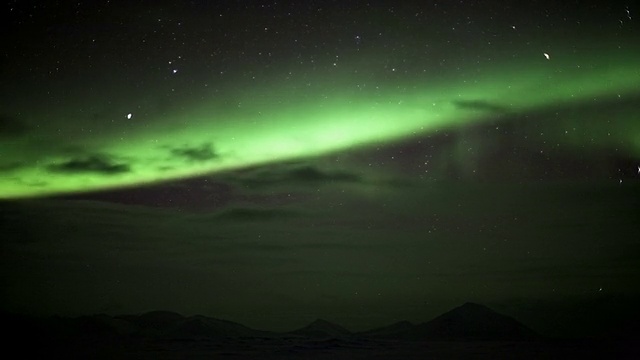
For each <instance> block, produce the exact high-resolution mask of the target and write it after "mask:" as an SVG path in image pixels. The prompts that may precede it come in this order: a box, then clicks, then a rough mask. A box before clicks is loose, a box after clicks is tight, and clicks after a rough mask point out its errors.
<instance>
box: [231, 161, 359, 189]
mask: <svg viewBox="0 0 640 360" xmlns="http://www.w3.org/2000/svg"><path fill="white" fill-rule="evenodd" d="M228 180H229V181H231V182H238V183H240V184H241V185H243V186H245V187H268V186H278V185H310V184H313V185H319V184H328V183H363V182H364V181H365V180H364V179H363V177H362V176H360V175H358V174H356V173H352V172H347V171H343V170H323V169H320V168H319V167H317V166H315V165H303V164H295V165H292V164H286V165H280V166H274V165H270V166H262V167H259V168H253V169H250V170H244V171H241V172H235V173H233V174H231V176H229V177H228Z"/></svg>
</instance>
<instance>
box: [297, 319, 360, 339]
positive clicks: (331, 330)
mask: <svg viewBox="0 0 640 360" xmlns="http://www.w3.org/2000/svg"><path fill="white" fill-rule="evenodd" d="M292 333H293V334H297V335H305V336H312V337H339V336H347V335H351V331H349V330H347V329H345V328H343V327H342V326H340V325H337V324H334V323H332V322H329V321H327V320H324V319H316V320H314V321H313V322H312V323H310V324H309V325H307V326H305V327H303V328H301V329H298V330H294V331H292Z"/></svg>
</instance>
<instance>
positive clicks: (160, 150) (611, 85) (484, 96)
mask: <svg viewBox="0 0 640 360" xmlns="http://www.w3.org/2000/svg"><path fill="white" fill-rule="evenodd" d="M585 57H587V58H588V54H584V53H583V54H574V55H571V56H566V57H564V58H562V57H559V60H557V59H556V57H555V56H554V57H552V58H551V60H546V59H544V58H543V57H542V54H540V58H539V59H533V60H531V61H529V62H524V63H519V64H501V65H499V66H495V67H494V68H487V69H484V70H483V71H482V72H480V73H474V74H464V73H459V74H456V75H455V76H449V77H448V78H445V79H440V80H438V81H437V82H433V83H424V84H415V83H406V84H403V86H398V85H397V84H394V85H393V86H386V87H385V86H382V87H380V88H379V89H373V88H372V87H370V88H368V89H365V90H362V91H354V90H353V89H354V86H353V84H352V83H350V82H349V79H348V78H346V79H344V80H342V81H340V82H339V83H330V82H325V83H324V84H323V85H321V86H317V87H315V88H313V89H312V90H309V91H305V90H304V85H302V84H295V86H294V85H286V84H279V85H278V86H273V85H272V86H270V87H263V88H253V89H248V90H247V91H246V92H244V93H243V92H239V91H238V89H236V90H235V93H236V94H238V97H237V100H238V103H240V104H241V105H240V107H238V106H229V105H226V106H221V104H220V102H219V101H217V100H216V99H217V98H216V97H215V96H214V94H204V95H203V96H202V100H200V101H190V103H189V106H188V107H186V108H185V110H180V111H177V110H173V111H172V112H170V113H167V114H163V115H158V116H157V117H156V118H153V119H151V120H152V121H145V122H144V123H136V121H140V120H138V119H139V118H140V116H138V115H137V114H136V113H135V111H134V110H132V112H133V113H134V116H133V119H131V120H130V121H131V122H133V124H134V125H132V126H130V127H125V128H124V129H123V130H122V131H121V132H116V131H113V130H111V131H103V132H97V133H95V134H84V136H81V137H79V136H78V137H69V136H67V135H65V134H66V133H67V132H71V131H72V130H73V129H72V128H71V126H72V125H64V124H65V121H64V118H66V117H68V116H69V114H67V113H65V111H64V109H63V110H60V109H58V110H56V109H53V110H51V111H49V112H47V113H45V114H43V113H42V112H39V111H34V112H33V114H32V117H33V118H41V119H44V118H47V119H48V118H54V119H56V120H55V121H53V122H54V123H55V124H56V125H55V126H57V127H60V128H61V130H60V131H57V132H54V128H55V126H54V125H52V126H51V127H49V128H46V129H44V130H41V131H40V132H36V133H35V134H32V135H30V136H28V137H27V138H25V139H18V140H14V141H13V142H10V143H5V144H2V145H3V146H2V147H0V150H2V151H3V160H4V161H5V163H11V162H16V163H24V164H27V165H26V166H21V167H19V168H17V169H16V170H13V171H11V172H9V173H8V176H3V177H1V178H0V189H2V191H1V192H0V198H20V197H34V196H43V195H50V194H58V193H69V192H80V191H90V190H96V189H106V188H114V187H121V186H132V185H136V184H141V183H152V182H157V181H164V180H170V179H177V178H183V177H190V176H196V175H203V174H207V173H213V172H218V171H223V170H228V169H235V168H240V167H245V166H249V165H256V164H263V163H268V162H272V161H280V160H290V159H295V158H302V157H309V156H318V155H322V154H327V153H331V152H336V151H341V150H345V149H349V148H353V147H357V146H361V145H365V144H370V143H375V142H387V141H393V140H397V139H401V138H403V137H407V136H412V135H415V134H420V133H425V134H426V133H429V132H432V131H434V130H436V129H441V128H446V127H456V126H464V125H465V124H471V123H478V122H482V121H486V120H491V119H495V117H496V114H492V113H491V112H490V111H486V110H482V109H468V108H467V109H465V108H461V107H460V106H456V104H455V103H456V101H468V102H473V101H477V102H482V103H487V104H495V105H498V106H500V107H504V108H506V109H508V111H509V113H514V114H517V113H526V112H528V111H536V110H537V109H544V108H547V107H552V106H564V105H576V106H579V105H580V104H582V103H585V104H586V103H589V102H591V101H593V100H594V99H597V98H600V99H604V98H615V97H628V96H633V95H634V94H637V91H638V90H639V85H638V84H640V69H639V68H638V66H637V63H638V62H637V59H638V58H639V57H638V56H635V55H634V54H622V55H621V54H618V56H616V57H613V58H611V57H605V56H594V57H593V58H589V60H588V61H587V62H586V63H588V66H587V65H585V66H582V67H577V66H576V65H575V64H576V63H585V61H584V59H585ZM463 70H464V69H463ZM328 76H329V75H328ZM318 82H320V80H318ZM240 90H242V89H240ZM205 95H206V96H205ZM69 113H72V112H69ZM124 115H125V114H124V113H123V114H122V117H124ZM616 116H617V117H618V118H617V119H615V120H616V121H617V124H619V125H608V126H609V127H608V128H607V126H605V125H602V124H600V123H598V124H599V125H585V124H587V123H586V122H585V121H584V120H583V119H580V120H576V119H570V118H567V119H560V120H559V123H558V127H559V128H562V127H563V126H566V125H568V124H569V125H572V126H578V127H580V131H579V132H574V133H572V134H571V136H569V137H567V138H566V139H565V140H566V141H567V143H568V144H574V145H583V144H587V145H589V146H604V145H607V144H608V143H609V142H611V141H612V135H611V134H610V132H611V131H609V135H607V131H606V129H605V128H607V129H611V126H613V127H614V134H613V137H614V138H615V140H616V141H620V140H623V141H624V142H625V143H626V144H628V147H629V150H630V151H632V152H633V153H634V154H640V126H638V125H633V124H637V123H639V121H638V120H639V119H637V116H638V114H637V113H635V112H633V111H628V112H626V113H625V112H623V113H617V114H616ZM620 117H622V118H620ZM147 120H149V119H147ZM42 122H43V123H46V121H42ZM70 124H71V123H70ZM73 126H74V127H77V126H78V125H77V124H75V123H74V124H73ZM123 126H124V125H123ZM616 126H617V128H615V127H616ZM40 143H42V144H53V145H43V147H45V148H46V146H51V147H52V148H55V149H56V151H50V152H48V153H47V155H46V156H45V155H42V154H43V153H44V152H45V151H46V149H45V150H43V151H42V152H39V151H38V149H39V148H40V145H38V144H40ZM62 144H64V145H65V146H66V147H69V148H72V147H74V146H77V147H81V148H83V149H90V151H91V152H92V153H97V154H108V156H109V157H110V158H112V159H115V160H114V161H116V162H117V161H122V162H123V163H126V164H128V165H130V167H131V171H129V172H122V173H116V174H100V173H91V172H82V173H64V172H52V171H50V167H51V166H55V164H60V163H63V162H65V161H69V158H70V156H69V155H68V154H67V153H65V152H64V151H60V150H59V149H60V148H63V146H62ZM207 144H211V145H212V149H213V151H214V152H215V153H216V155H217V156H216V157H215V158H212V159H209V160H207V161H195V160H192V159H191V160H190V159H188V158H185V157H181V156H177V155H176V154H175V153H172V152H171V149H180V148H192V147H198V146H207ZM5 175H6V174H5Z"/></svg>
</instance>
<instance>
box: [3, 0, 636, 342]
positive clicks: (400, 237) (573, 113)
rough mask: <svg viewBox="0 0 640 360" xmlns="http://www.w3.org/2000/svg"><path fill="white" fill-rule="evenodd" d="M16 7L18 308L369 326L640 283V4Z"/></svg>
mask: <svg viewBox="0 0 640 360" xmlns="http://www.w3.org/2000/svg"><path fill="white" fill-rule="evenodd" d="M4 7H5V12H7V13H8V14H9V18H10V21H9V22H8V27H9V29H10V31H9V32H7V34H10V35H9V39H8V40H7V45H6V46H4V48H5V49H3V57H2V61H1V63H0V66H1V69H2V72H1V74H2V78H3V80H2V81H1V82H0V91H1V92H2V98H3V104H2V107H1V109H0V111H1V113H0V199H1V200H2V204H3V205H2V206H3V209H2V210H0V215H2V216H3V217H4V220H2V221H0V225H2V226H3V227H5V230H4V231H3V234H8V236H6V237H5V236H4V235H2V237H3V239H4V240H3V241H4V242H3V255H2V256H3V260H4V261H3V265H2V269H1V270H2V272H3V275H2V282H1V285H2V289H3V290H2V291H3V294H5V295H6V297H5V296H3V297H4V298H5V300H3V303H2V306H3V307H4V308H7V309H10V310H12V311H24V312H35V313H74V314H75V313H86V312H98V311H143V310H145V309H150V308H161V307H165V308H167V307H171V308H172V310H174V309H173V308H175V310H180V311H185V312H198V311H199V312H209V313H211V314H216V313H218V312H219V313H220V316H222V315H226V316H229V317H234V316H235V317H243V318H242V319H241V320H244V321H246V322H248V323H250V324H255V325H256V326H263V327H270V326H271V327H275V328H281V327H287V326H291V324H297V322H296V321H298V320H296V319H300V318H301V317H305V316H309V317H317V316H320V315H323V316H327V317H333V318H340V319H342V320H344V323H345V324H347V325H349V323H350V324H352V325H353V326H355V327H358V326H360V327H365V326H369V325H372V324H381V323H384V322H385V321H387V320H391V319H400V318H406V317H410V316H412V315H410V314H414V315H415V316H416V317H421V316H428V315H429V314H432V313H435V312H437V311H436V310H441V309H444V308H446V307H447V306H448V304H449V303H450V302H451V301H454V300H455V301H458V300H474V299H467V297H472V298H478V299H479V300H481V301H486V302H490V303H491V302H492V303H493V304H499V305H498V306H500V304H501V306H503V308H505V309H510V310H511V311H513V312H516V313H517V312H518V311H520V312H522V313H525V314H526V309H527V308H528V307H536V306H537V307H548V308H549V309H555V310H549V311H550V312H549V313H550V314H552V313H553V311H556V312H563V311H565V308H566V307H571V306H572V305H571V304H574V303H576V304H577V303H579V304H582V305H581V306H583V307H584V308H587V307H588V308H589V309H592V308H593V309H601V308H604V307H611V306H612V305H611V304H617V303H625V304H626V303H627V302H632V301H631V300H629V299H636V297H638V295H639V294H640V292H639V291H638V289H637V288H635V287H634V286H633V285H632V284H634V283H635V281H636V280H637V278H638V276H640V267H639V266H638V265H637V261H636V260H637V259H638V255H640V252H639V251H640V247H639V246H638V241H637V240H634V234H637V232H638V230H639V229H640V227H639V226H638V225H637V220H636V219H637V218H638V213H639V211H638V209H639V206H640V203H639V202H638V201H639V200H638V199H639V198H638V195H639V193H640V192H639V189H640V188H639V186H640V183H639V180H640V105H638V104H640V66H638V64H639V63H640V42H639V41H638V38H639V36H640V34H639V32H638V29H639V27H638V23H637V20H636V18H635V14H636V13H637V11H638V9H636V8H633V6H632V4H631V3H630V2H629V3H625V2H612V3H607V4H600V3H599V2H595V1H587V2H564V3H562V4H556V3H554V2H551V1H547V2H544V1H534V2H531V3H528V4H520V3H518V4H517V5H516V3H515V2H509V1H481V2H474V3H472V4H471V3H465V2H437V1H433V2H402V3H401V4H398V3H396V2H386V1H372V2H364V1H354V2H338V1H310V2H300V3H293V2H291V3H289V2H282V3H280V2H267V1H248V2H227V1H219V2H218V1H216V2H206V1H184V2H177V1H174V2H168V1H140V2H135V4H134V3H131V2H122V3H120V2H118V1H116V2H113V1H95V2H85V1H80V2H77V1H76V2H69V3H67V2H65V1H62V2H58V3H56V4H49V2H44V3H43V4H41V3H38V2H31V1H14V2H11V3H10V4H7V5H5V6H4ZM638 16H640V15H638ZM7 239H8V240H7ZM162 277H164V278H165V279H166V280H167V282H168V283H170V285H168V283H161V282H159V281H157V280H156V279H157V278H162ZM25 284H26V285H25ZM451 284H453V285H451ZM167 287H171V288H172V289H173V290H172V291H175V292H173V293H172V295H171V296H167V297H166V298H165V295H164V291H167ZM602 289H604V291H605V292H607V291H609V292H607V293H606V295H607V296H609V297H607V298H606V301H605V300H602V299H600V298H594V297H597V296H604V295H603V293H602V291H603V290H602ZM78 293H82V294H84V295H83V296H78V295H77V294H78ZM69 294H75V295H73V296H72V295H69ZM220 294H225V295H220ZM558 294H559V295H558ZM69 297H73V298H74V299H75V300H73V301H71V300H68V298H69ZM161 298H164V300H158V299H161ZM204 298H207V300H194V299H204ZM363 298H364V299H363ZM256 299H261V300H262V301H261V302H258V301H257V300H256ZM452 299H453V300H452ZM532 299H533V300H532ZM612 299H613V300H612ZM283 303H286V304H290V305H291V306H290V307H287V306H283V305H282V304H283ZM31 304H32V305H31ZM114 304H115V305H114ZM385 304H386V305H387V306H386V307H385ZM428 304H430V305H428ZM523 304H524V305H523ZM584 304H588V305H584ZM602 304H605V305H602ZM112 305H113V306H112ZM428 306H435V308H434V309H436V310H433V309H431V308H428ZM249 307H251V308H252V309H253V310H251V311H246V309H247V308H249ZM389 307H390V308H393V310H385V308H389ZM558 309H562V310H558ZM287 311H289V313H287ZM261 312H262V313H273V314H272V315H269V316H266V315H265V317H263V318H261V317H260V316H259V315H257V314H258V313H261ZM368 312H373V313H376V314H377V315H375V316H373V315H371V316H370V317H367V316H365V315H364V314H365V313H368ZM276 314H280V315H276ZM603 314H604V313H603ZM550 317H551V315H550ZM605 317H606V316H605V315H602V318H605ZM540 326H541V327H544V326H545V325H544V324H542V325H540ZM579 327H580V326H576V328H579ZM566 328H567V329H569V330H567V331H572V330H571V329H573V328H572V327H571V326H567V327H566Z"/></svg>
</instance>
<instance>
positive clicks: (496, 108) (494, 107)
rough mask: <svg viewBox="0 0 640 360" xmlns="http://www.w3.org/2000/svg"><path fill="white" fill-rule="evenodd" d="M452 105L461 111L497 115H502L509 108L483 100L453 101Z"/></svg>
mask: <svg viewBox="0 0 640 360" xmlns="http://www.w3.org/2000/svg"><path fill="white" fill-rule="evenodd" d="M452 103H453V105H454V106H455V107H456V108H458V109H462V110H474V111H485V112H489V113H498V114H503V113H506V112H508V111H509V108H508V107H506V106H503V105H500V104H495V103H492V102H490V101H485V100H454V101H452Z"/></svg>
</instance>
